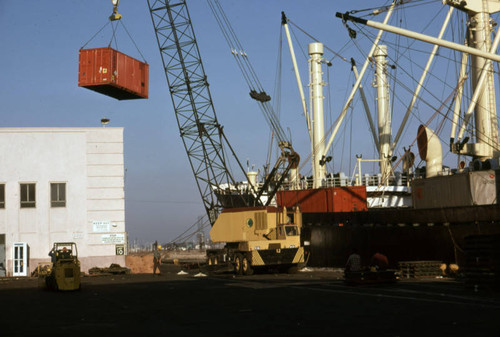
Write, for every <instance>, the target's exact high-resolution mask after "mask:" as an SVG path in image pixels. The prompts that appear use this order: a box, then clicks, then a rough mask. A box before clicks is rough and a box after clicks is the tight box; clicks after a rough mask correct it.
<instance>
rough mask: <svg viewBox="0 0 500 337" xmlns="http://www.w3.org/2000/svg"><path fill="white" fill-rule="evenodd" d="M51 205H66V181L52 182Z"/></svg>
mask: <svg viewBox="0 0 500 337" xmlns="http://www.w3.org/2000/svg"><path fill="white" fill-rule="evenodd" d="M50 206H51V207H66V183H51V184H50Z"/></svg>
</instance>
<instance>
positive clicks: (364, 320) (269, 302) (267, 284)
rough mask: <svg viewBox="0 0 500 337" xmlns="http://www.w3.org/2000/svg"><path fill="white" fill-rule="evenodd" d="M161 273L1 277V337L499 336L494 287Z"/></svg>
mask: <svg viewBox="0 0 500 337" xmlns="http://www.w3.org/2000/svg"><path fill="white" fill-rule="evenodd" d="M161 270H162V274H161V275H160V276H153V275H151V274H140V275H107V276H94V277H83V278H82V289H81V290H80V291H75V292H52V291H47V290H44V289H39V288H38V282H37V279H35V278H25V279H12V278H11V279H1V280H0V301H1V303H2V306H1V308H2V309H1V314H0V336H3V337H7V336H45V335H47V336H146V335H154V336H392V337H396V336H400V337H403V336H500V319H499V318H500V294H499V293H498V292H494V291H491V290H489V289H481V288H478V289H476V291H474V289H466V288H465V287H464V285H463V284H462V283H461V282H459V281H457V280H454V279H441V278H439V279H423V280H414V279H408V280H401V281H399V282H397V283H393V284H380V285H367V286H350V285H346V284H345V283H344V282H343V279H342V273H341V272H339V271H338V270H329V269H314V270H311V271H305V272H299V273H297V274H292V275H290V274H277V273H272V272H271V273H262V274H258V275H252V276H236V277H235V276H233V275H231V274H229V273H208V272H207V271H206V270H204V269H198V268H196V267H195V268H192V267H191V268H189V266H174V265H163V266H162V269H161ZM181 270H182V271H183V272H184V273H185V274H182V273H181V274H178V273H179V272H180V271H181ZM205 275H206V276H205Z"/></svg>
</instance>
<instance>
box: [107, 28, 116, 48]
mask: <svg viewBox="0 0 500 337" xmlns="http://www.w3.org/2000/svg"><path fill="white" fill-rule="evenodd" d="M117 28H118V23H115V24H113V22H111V30H112V32H113V34H111V40H109V44H108V47H111V44H112V43H113V40H114V41H115V49H117V50H118V40H117V39H116V30H117Z"/></svg>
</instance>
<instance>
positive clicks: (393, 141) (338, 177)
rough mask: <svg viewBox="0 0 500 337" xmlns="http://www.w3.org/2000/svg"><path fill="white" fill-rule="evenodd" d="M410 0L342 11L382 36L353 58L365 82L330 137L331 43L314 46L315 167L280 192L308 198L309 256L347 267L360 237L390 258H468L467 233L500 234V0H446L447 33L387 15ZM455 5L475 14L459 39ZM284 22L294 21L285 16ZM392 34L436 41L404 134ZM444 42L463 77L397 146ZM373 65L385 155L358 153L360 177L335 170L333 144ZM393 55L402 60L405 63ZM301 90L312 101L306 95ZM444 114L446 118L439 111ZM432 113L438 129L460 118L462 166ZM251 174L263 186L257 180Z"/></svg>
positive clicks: (456, 125) (279, 199)
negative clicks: (499, 21) (499, 28)
mask: <svg viewBox="0 0 500 337" xmlns="http://www.w3.org/2000/svg"><path fill="white" fill-rule="evenodd" d="M407 3H408V2H407V1H404V2H403V1H394V2H393V4H392V5H390V6H386V7H382V8H378V9H375V10H373V9H372V12H371V13H372V14H373V13H375V12H376V14H378V15H379V16H380V15H385V18H384V20H383V22H378V21H370V20H367V19H365V18H359V17H354V16H352V15H351V14H350V13H353V12H357V11H352V12H348V13H337V17H338V18H339V19H340V20H342V23H343V25H344V26H345V27H346V28H347V29H348V30H349V34H350V35H351V34H352V32H353V31H355V30H356V28H352V27H357V28H358V31H361V28H359V27H361V26H363V27H364V28H363V29H366V30H368V29H372V30H371V31H370V35H369V36H370V37H371V40H372V45H371V48H370V50H369V51H367V53H366V54H365V56H366V59H365V61H364V64H363V66H362V68H361V70H360V72H359V73H358V70H357V68H356V64H355V63H354V62H353V64H352V67H353V72H354V73H355V74H356V82H355V83H354V85H353V86H352V91H351V93H350V95H349V97H348V98H347V101H346V103H345V105H344V107H343V109H342V111H341V113H340V116H339V118H338V119H337V124H336V125H334V126H332V128H330V130H331V132H330V133H329V135H328V137H325V128H324V122H323V120H324V117H323V102H322V100H323V92H322V90H323V86H324V85H325V84H324V80H323V79H322V77H321V74H322V70H321V66H324V65H325V64H327V63H328V62H327V61H328V60H325V59H324V58H323V45H322V44H321V43H318V42H314V43H311V44H310V45H309V56H310V60H309V62H310V66H309V70H310V74H309V79H310V83H309V87H310V96H311V98H310V102H311V104H310V111H308V110H307V108H306V107H305V105H304V113H305V116H308V115H310V116H311V119H310V121H308V125H313V126H314V127H313V128H311V130H310V139H311V148H312V149H313V151H312V153H311V165H312V175H311V176H310V177H303V178H302V179H297V178H294V177H289V178H288V181H287V183H286V184H284V185H283V186H282V188H281V189H280V191H279V192H278V193H277V195H276V200H275V202H276V204H277V205H278V206H286V207H287V208H292V207H300V209H301V211H302V213H303V224H304V229H303V233H302V236H303V241H304V243H305V245H306V247H307V246H308V249H309V251H310V259H309V261H308V262H309V265H311V266H337V267H341V266H343V265H344V264H345V261H346V258H347V256H348V255H349V252H350V251H351V250H352V249H353V248H357V249H358V251H360V254H361V256H362V258H363V259H368V258H369V257H370V256H371V255H372V254H373V253H375V252H382V253H384V254H385V255H387V256H388V257H389V260H390V262H391V264H392V265H396V264H397V262H399V261H414V260H438V261H442V262H444V263H448V264H450V263H454V264H458V265H460V266H463V265H464V264H465V263H466V252H465V243H466V237H468V236H471V235H476V234H481V235H484V234H498V233H500V205H499V204H498V194H499V192H500V171H499V170H498V157H499V155H500V146H499V141H498V138H499V137H498V122H497V113H496V101H495V83H494V82H495V79H494V71H493V69H494V68H493V65H494V61H495V62H498V61H499V60H500V56H499V55H497V54H496V50H497V47H498V42H499V40H500V34H496V36H495V38H494V40H493V38H492V35H494V34H493V33H494V26H495V23H494V21H493V20H492V15H493V14H494V13H497V12H498V11H500V3H499V2H498V1H480V0H470V1H467V2H464V1H456V0H446V1H444V2H443V6H444V7H443V8H446V9H447V13H446V16H445V18H444V22H443V24H442V27H441V31H440V33H439V35H438V37H433V36H428V35H424V34H422V33H415V32H411V31H408V30H405V29H401V28H399V27H395V26H391V25H390V24H389V22H390V18H391V15H392V14H393V13H394V12H395V11H397V10H398V9H399V7H400V6H404V5H405V4H407ZM433 5H434V6H436V4H433ZM457 15H458V16H459V19H461V20H462V22H466V24H467V25H466V29H465V30H463V31H462V32H463V33H464V34H463V35H461V36H459V39H460V40H461V42H460V43H455V42H451V41H449V40H446V39H444V36H445V32H446V29H447V27H448V23H449V21H450V18H453V17H454V16H457ZM340 20H339V21H340ZM283 24H284V26H285V29H287V28H286V25H287V20H286V18H285V19H284V20H283ZM365 26H369V27H372V28H366V27H365ZM448 29H449V28H448ZM390 34H399V35H403V36H406V37H408V38H411V39H417V40H419V41H422V42H424V43H426V44H428V47H427V49H428V50H429V53H428V56H427V62H426V64H425V66H422V67H421V68H418V69H419V71H421V74H420V75H419V77H417V79H416V80H415V82H414V84H413V85H412V86H413V88H412V90H410V91H411V95H410V97H409V99H407V101H406V102H405V103H406V114H405V117H404V118H403V122H402V124H401V127H400V130H399V131H398V133H397V134H396V136H395V137H393V136H392V130H391V112H390V102H391V98H390V93H391V91H390V88H389V87H390V86H389V83H390V82H391V81H390V79H389V78H388V77H389V75H388V74H389V71H388V69H387V68H388V66H389V64H390V62H389V60H394V59H395V58H394V56H393V57H392V58H391V56H390V53H391V51H392V50H393V47H394V46H391V45H390V46H389V48H388V47H387V45H385V44H384V43H383V42H385V41H386V40H384V39H383V38H382V37H385V36H387V35H390ZM288 35H289V34H288ZM366 35H367V36H368V33H366ZM464 40H465V41H466V42H465V44H464ZM289 43H290V44H291V41H290V40H289ZM445 49H447V50H451V52H450V53H453V55H455V60H457V61H456V65H455V64H454V67H455V68H456V69H457V78H456V79H455V80H456V82H455V83H454V84H450V82H448V83H447V89H446V90H447V91H446V92H447V98H445V99H442V100H441V101H440V102H441V103H440V106H438V107H435V108H433V110H432V112H433V115H432V116H431V117H430V118H429V119H427V120H426V121H425V122H423V123H422V124H421V125H420V126H418V128H416V130H413V132H412V131H411V130H410V132H412V133H413V134H414V135H415V139H414V142H413V143H412V144H408V145H407V148H406V147H405V148H404V150H400V152H399V156H396V155H395V153H396V149H398V148H399V143H398V141H399V140H400V137H401V133H402V130H404V127H405V125H404V124H405V123H406V121H407V119H408V117H409V116H411V115H412V113H414V110H415V109H416V103H417V102H418V101H419V100H420V99H421V98H420V96H421V95H422V92H424V91H426V90H427V91H432V90H434V89H426V88H425V86H426V85H427V83H428V76H430V75H428V73H429V69H430V68H431V67H432V65H433V63H434V62H435V59H436V58H437V57H438V56H440V55H439V53H441V54H443V55H444V52H443V51H442V50H445ZM438 51H439V53H438ZM291 52H293V49H292V48H291ZM458 55H460V56H458ZM441 56H442V55H441ZM441 58H443V57H441ZM445 61H446V60H445ZM447 62H452V61H451V59H449V60H448V61H447ZM370 66H372V68H374V69H375V70H374V78H375V79H374V87H376V91H377V98H376V103H377V106H376V111H377V117H378V125H375V123H374V122H373V120H372V118H371V116H370V114H369V111H368V109H367V111H366V112H367V119H368V121H369V123H370V130H371V132H372V136H373V140H374V143H375V144H376V148H377V152H378V158H375V159H371V160H367V159H363V158H362V156H359V157H358V156H357V157H358V158H357V164H356V169H355V171H354V174H353V175H352V176H348V175H345V174H344V173H342V172H337V173H328V172H327V170H326V165H325V164H326V163H327V162H328V161H329V160H331V157H329V153H330V152H329V151H330V150H331V149H330V147H331V145H332V142H333V141H334V140H335V137H336V134H337V131H338V130H339V128H340V125H341V124H342V121H343V119H344V117H345V115H346V114H347V113H348V110H349V108H350V105H351V104H352V101H353V98H354V97H355V96H356V95H360V96H361V97H362V98H363V101H364V103H365V108H366V105H367V104H366V98H365V97H364V93H363V90H362V87H361V83H362V79H363V76H365V74H366V72H367V69H368V68H369V67H370ZM394 66H395V67H398V66H400V67H402V65H400V64H398V63H395V65H394ZM297 80H298V81H299V78H297ZM394 82H395V81H393V83H394ZM299 85H300V84H299ZM467 90H469V92H467ZM302 99H303V101H304V102H305V98H304V97H302ZM448 113H451V114H452V117H450V116H449V114H448ZM436 116H437V117H440V118H441V119H442V121H441V122H439V123H438V122H436V120H433V118H435V117H436ZM431 121H432V124H435V125H439V127H438V128H439V129H441V124H442V123H444V122H447V123H449V124H450V126H449V127H448V130H450V135H451V136H450V140H449V144H447V145H449V152H450V154H451V155H454V156H455V158H457V164H458V165H457V167H456V168H450V167H448V166H446V165H444V164H443V145H442V143H443V141H442V140H441V139H440V137H442V135H441V134H438V132H439V131H442V130H433V129H432V128H431ZM326 140H328V141H326ZM414 143H416V145H417V146H415V147H418V154H419V156H420V158H421V160H422V162H423V163H424V165H421V166H420V167H416V165H415V158H416V156H415V155H414V154H413V153H412V152H411V147H412V146H413V145H415V144H414ZM366 162H376V163H377V164H378V166H379V168H380V171H379V172H377V173H376V174H368V173H364V172H363V171H362V164H363V163H366ZM365 165H366V164H365ZM250 183H251V184H256V185H258V182H256V181H253V182H252V181H251V182H250Z"/></svg>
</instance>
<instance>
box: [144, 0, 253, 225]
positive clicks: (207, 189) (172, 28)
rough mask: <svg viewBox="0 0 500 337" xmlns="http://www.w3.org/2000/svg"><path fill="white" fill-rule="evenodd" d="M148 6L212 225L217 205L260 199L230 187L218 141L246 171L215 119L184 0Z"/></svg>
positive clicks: (152, 0) (233, 183) (232, 183)
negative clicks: (224, 187) (225, 187)
mask: <svg viewBox="0 0 500 337" xmlns="http://www.w3.org/2000/svg"><path fill="white" fill-rule="evenodd" d="M148 6H149V10H150V13H151V20H152V22H153V26H154V30H155V33H156V38H157V42H158V46H159V49H160V54H161V59H162V62H163V67H164V70H165V75H166V77H167V82H168V85H169V89H170V95H171V98H172V103H173V106H174V110H175V115H176V118H177V124H178V127H179V131H180V135H181V138H182V140H183V143H184V147H185V150H186V153H187V155H188V158H189V162H190V165H191V168H192V170H193V173H194V176H195V179H196V183H197V186H198V189H199V191H200V194H201V197H202V200H203V204H204V207H205V209H206V211H207V214H208V216H209V219H210V222H211V224H212V225H213V223H214V222H215V220H216V219H217V216H218V214H219V213H220V211H221V210H222V208H232V207H243V206H255V205H258V204H260V202H259V200H258V199H255V197H253V195H255V192H254V193H246V194H245V193H241V192H237V191H236V192H235V191H231V190H230V187H231V186H237V182H236V181H235V179H234V177H233V175H232V174H231V172H230V170H229V169H228V165H227V164H226V163H227V155H226V152H225V147H224V145H225V146H226V147H227V148H228V149H229V150H228V152H230V155H231V156H233V157H234V159H235V161H236V162H237V163H238V166H239V168H240V169H241V171H242V172H243V174H244V175H245V176H246V173H245V170H244V169H243V167H242V165H241V163H240V161H239V160H238V158H237V157H236V155H235V153H234V151H233V149H232V147H231V146H230V144H229V143H228V141H227V138H226V136H225V135H224V132H223V127H222V126H221V125H220V124H219V122H218V121H217V116H216V114H215V109H214V106H213V102H212V97H211V95H210V91H209V88H208V82H207V77H206V75H205V71H204V68H203V64H202V61H201V57H200V53H199V50H198V45H197V42H196V37H195V34H194V30H193V25H192V23H191V18H190V15H189V11H188V8H187V5H186V1H185V0H174V1H171V0H148ZM222 186H227V187H229V190H228V189H223V188H221V187H222ZM235 193H236V195H235Z"/></svg>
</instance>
